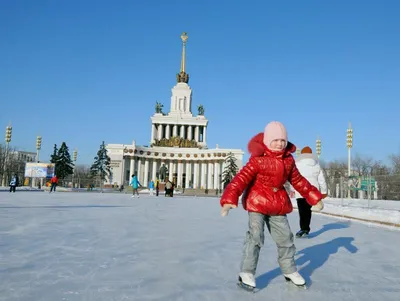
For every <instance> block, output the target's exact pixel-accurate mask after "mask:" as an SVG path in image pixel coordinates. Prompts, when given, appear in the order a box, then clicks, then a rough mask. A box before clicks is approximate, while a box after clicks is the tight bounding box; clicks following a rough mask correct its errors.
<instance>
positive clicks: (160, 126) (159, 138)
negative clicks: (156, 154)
mask: <svg viewBox="0 0 400 301" xmlns="http://www.w3.org/2000/svg"><path fill="white" fill-rule="evenodd" d="M162 127H163V125H162V124H159V125H158V140H161V139H162V132H163V131H162Z"/></svg>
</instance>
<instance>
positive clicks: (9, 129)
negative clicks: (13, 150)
mask: <svg viewBox="0 0 400 301" xmlns="http://www.w3.org/2000/svg"><path fill="white" fill-rule="evenodd" d="M11 136H12V126H11V125H9V126H7V127H6V139H5V140H6V151H5V156H4V170H3V183H2V186H6V171H7V159H8V148H9V144H10V142H11Z"/></svg>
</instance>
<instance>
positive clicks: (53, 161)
mask: <svg viewBox="0 0 400 301" xmlns="http://www.w3.org/2000/svg"><path fill="white" fill-rule="evenodd" d="M57 153H58V149H57V144H54V149H53V154H52V155H51V157H50V163H54V164H55V163H56V162H57Z"/></svg>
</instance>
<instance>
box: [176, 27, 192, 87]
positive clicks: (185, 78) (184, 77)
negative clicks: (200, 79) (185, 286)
mask: <svg viewBox="0 0 400 301" xmlns="http://www.w3.org/2000/svg"><path fill="white" fill-rule="evenodd" d="M187 39H188V35H187V33H186V32H183V33H182V35H181V40H182V60H181V71H180V72H179V73H178V74H177V75H176V81H177V82H178V83H186V84H187V83H188V82H189V74H187V73H186V70H185V69H186V41H187Z"/></svg>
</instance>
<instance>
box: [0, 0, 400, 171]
mask: <svg viewBox="0 0 400 301" xmlns="http://www.w3.org/2000/svg"><path fill="white" fill-rule="evenodd" d="M399 9H400V2H398V1H394V0H393V1H382V0H377V1H368V0H363V1H358V0H357V1H356V0H354V1H344V0H338V1H317V0H315V1H279V2H278V1H232V0H230V1H209V0H207V1H204V0H203V1H172V0H169V1H163V0H159V1H88V0H86V1H82V0H79V1H78V0H72V1H40V0H38V1H28V0H25V1H11V0H8V1H6V0H5V1H1V2H0V36H1V46H0V102H1V108H2V110H1V112H0V126H1V127H2V129H5V127H6V126H7V125H8V123H9V122H10V121H11V122H12V126H13V137H12V143H11V144H12V146H14V147H18V148H21V149H24V150H32V151H34V150H35V141H36V136H37V135H41V136H42V137H43V145H42V151H41V158H42V159H45V158H46V157H49V156H50V153H51V151H52V148H53V144H54V143H57V144H59V145H60V144H61V142H62V141H65V142H66V143H67V145H68V146H69V148H70V150H71V153H72V150H73V149H75V148H76V149H77V150H78V163H87V164H89V163H91V162H92V160H93V157H94V156H95V154H96V152H97V150H98V147H99V145H100V144H101V142H102V140H104V141H105V142H106V143H126V144H127V143H131V142H132V140H136V143H137V144H139V145H146V144H148V142H149V140H150V133H151V121H150V116H151V115H152V114H153V113H154V105H155V102H156V101H160V102H161V103H163V104H164V109H166V110H167V111H168V110H169V107H170V96H171V88H172V87H173V86H174V85H175V74H176V73H177V72H178V71H179V67H180V54H181V42H180V34H181V33H182V32H183V31H186V32H187V33H188V35H189V40H188V45H187V72H188V73H189V74H190V82H189V85H190V86H191V88H192V89H193V103H192V108H193V110H192V111H194V113H197V109H196V108H197V106H198V105H199V104H203V106H204V108H205V116H206V117H207V118H208V119H209V126H208V132H207V140H208V145H209V147H210V148H213V147H215V145H216V144H219V146H220V147H221V148H240V149H243V150H246V146H247V142H248V140H249V139H250V138H251V137H252V136H253V135H254V134H256V133H258V132H260V131H262V130H263V129H264V126H265V125H266V124H267V123H268V122H269V121H271V120H280V121H282V122H283V123H284V124H285V125H286V127H287V130H288V133H289V140H291V141H293V142H294V143H295V144H296V145H298V146H300V147H303V146H305V145H311V146H312V147H313V148H314V146H315V139H316V137H317V136H318V135H319V136H320V138H321V140H322V158H323V159H324V160H333V159H345V158H346V154H347V149H346V129H347V126H348V122H349V121H351V122H352V124H353V128H354V148H353V153H359V154H361V155H366V156H371V157H374V158H376V159H380V160H386V158H387V156H388V155H389V154H391V153H399V152H400V139H399V132H398V131H399V129H400V126H399V118H398V115H399V111H400V105H399V96H400V85H399V80H400V72H399V71H400V60H399V57H398V55H399V53H400V42H399V39H398V35H399V29H400V19H399V18H398V12H399ZM2 131H4V130H2ZM2 135H3V134H2ZM2 139H3V138H2ZM247 158H248V157H247V156H246V157H245V159H247Z"/></svg>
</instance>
